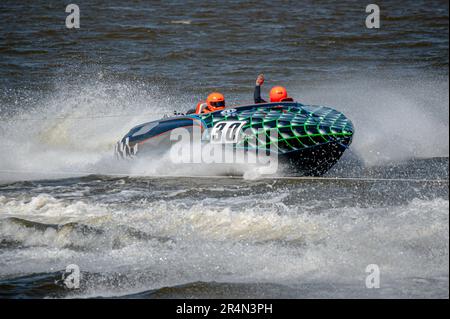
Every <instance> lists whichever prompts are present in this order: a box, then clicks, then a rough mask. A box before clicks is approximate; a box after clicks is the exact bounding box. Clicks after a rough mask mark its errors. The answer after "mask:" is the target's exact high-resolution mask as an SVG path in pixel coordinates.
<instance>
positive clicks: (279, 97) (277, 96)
mask: <svg viewBox="0 0 450 319" xmlns="http://www.w3.org/2000/svg"><path fill="white" fill-rule="evenodd" d="M269 96H270V102H282V101H283V100H285V99H289V98H288V95H287V91H286V88H284V87H282V86H274V87H273V88H272V89H271V90H270V94H269Z"/></svg>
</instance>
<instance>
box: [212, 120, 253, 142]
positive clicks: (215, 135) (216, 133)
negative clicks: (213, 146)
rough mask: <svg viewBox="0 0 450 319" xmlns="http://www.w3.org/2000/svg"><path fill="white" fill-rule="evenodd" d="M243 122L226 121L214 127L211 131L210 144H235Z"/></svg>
mask: <svg viewBox="0 0 450 319" xmlns="http://www.w3.org/2000/svg"><path fill="white" fill-rule="evenodd" d="M245 123H247V122H245V121H226V122H219V123H217V124H215V125H214V127H213V128H212V131H211V142H212V143H224V144H229V143H237V141H238V139H239V133H240V132H241V129H242V127H243V126H244V124H245Z"/></svg>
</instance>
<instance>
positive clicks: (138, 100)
mask: <svg viewBox="0 0 450 319" xmlns="http://www.w3.org/2000/svg"><path fill="white" fill-rule="evenodd" d="M57 83H58V84H56V85H55V88H54V89H53V90H52V93H50V94H44V93H42V92H26V93H23V94H22V95H20V94H19V95H17V96H16V95H14V94H12V93H11V92H9V93H8V92H6V93H5V92H3V94H4V95H5V94H6V95H7V98H6V99H3V101H2V102H1V107H0V114H2V117H1V121H0V132H1V136H0V154H1V155H0V159H1V171H2V172H1V173H0V180H1V181H6V180H8V181H10V180H26V179H36V178H58V177H65V176H72V175H88V174H106V175H117V174H124V175H126V174H142V175H156V174H163V175H164V174H181V175H186V174H190V175H192V174H199V175H205V174H206V175H208V174H209V175H216V174H217V175H221V174H227V173H230V172H233V169H232V168H231V169H230V168H228V167H218V166H217V165H216V166H215V167H209V168H205V167H197V168H192V167H190V166H188V167H177V168H174V167H169V166H168V165H167V158H166V157H162V158H159V159H154V160H152V161H148V160H147V161H135V162H121V163H119V162H117V161H114V160H113V156H112V150H113V145H114V143H115V142H116V141H117V140H118V139H120V138H121V137H122V136H123V135H124V134H125V133H126V132H127V131H128V130H129V129H130V128H131V127H133V126H135V125H137V124H141V123H143V122H146V121H150V120H154V119H158V118H160V117H161V116H162V115H163V114H169V113H171V112H172V111H173V109H174V106H176V108H177V110H179V111H183V110H186V109H189V108H190V106H191V104H192V98H191V96H190V94H189V92H186V93H184V94H182V95H180V96H176V95H174V94H172V95H170V94H167V93H164V94H162V92H164V90H166V91H167V89H166V88H165V87H164V86H161V85H153V84H149V83H143V82H139V81H120V80H117V79H113V80H107V79H105V78H104V76H103V75H102V74H101V72H99V73H98V74H96V75H95V76H92V77H91V78H83V79H80V81H78V82H77V83H83V84H82V85H78V84H73V83H70V82H66V81H58V82H57ZM292 86H293V87H296V86H295V84H292ZM290 91H291V93H292V94H291V95H293V96H295V97H297V98H299V100H300V101H301V102H303V103H305V104H322V105H329V106H332V107H335V108H336V109H339V110H340V111H342V112H344V113H345V114H346V115H347V116H348V117H349V118H350V119H351V120H352V121H353V123H354V125H355V128H356V134H355V137H354V141H353V144H352V146H351V150H352V151H353V152H354V153H355V154H357V156H358V157H359V158H360V159H362V161H363V162H364V164H365V165H368V166H371V165H384V164H385V163H392V162H396V161H403V160H407V159H410V158H416V157H425V158H426V157H435V156H448V149H449V138H448V134H447V132H448V106H447V102H448V98H449V96H448V78H445V79H430V78H422V79H420V80H418V81H414V82H412V81H401V82H400V81H396V80H395V79H393V77H392V76H390V77H389V76H386V79H383V80H379V79H378V80H377V79H375V80H371V79H364V80H357V79H352V80H348V81H341V82H339V83H319V84H318V85H315V86H314V88H308V86H305V87H303V88H302V89H296V88H290ZM241 98H243V97H241ZM243 99H244V100H248V97H247V96H246V97H245V98H243ZM236 171H237V172H238V173H239V172H241V173H242V174H244V175H245V177H247V178H250V179H253V178H255V176H256V177H257V176H259V174H257V173H255V172H253V171H248V169H246V168H241V169H239V168H237V169H234V172H236Z"/></svg>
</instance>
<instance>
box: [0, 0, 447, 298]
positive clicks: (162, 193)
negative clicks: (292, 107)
mask: <svg viewBox="0 0 450 319" xmlns="http://www.w3.org/2000/svg"><path fill="white" fill-rule="evenodd" d="M76 3H77V4H78V5H79V6H80V9H81V28H80V29H79V30H67V29H66V28H65V26H64V21H65V17H66V13H65V12H64V9H65V7H64V5H61V4H60V3H59V2H56V1H55V2H51V1H50V2H49V1H22V2H21V3H20V4H18V3H16V2H14V1H2V2H1V3H0V21H1V22H0V132H1V134H0V184H1V185H0V295H1V296H2V297H74V296H81V297H94V296H128V297H145V298H165V297H296V298H297V297H300V298H301V297H330V298H337V297H385V298H395V297H447V298H448V280H449V279H448V266H449V265H448V260H449V257H448V240H449V231H448V215H449V199H448V182H446V181H441V182H436V181H434V182H432V181H429V182H426V181H422V182H417V181H409V182H408V181H404V180H399V181H355V180H344V181H325V180H324V181H302V180H285V179H269V180H247V179H229V178H214V179H205V178H195V179H194V178H180V177H172V178H158V177H155V174H163V175H167V174H175V175H176V174H178V175H192V174H197V173H198V172H193V171H192V170H191V169H190V168H185V169H183V168H181V169H178V170H177V171H173V168H171V167H167V165H166V161H165V160H164V159H158V160H155V161H153V162H136V163H125V164H124V163H116V162H114V161H113V159H112V152H111V151H112V145H113V143H114V142H115V141H117V140H118V139H119V138H120V137H122V136H123V134H124V133H126V132H127V131H128V129H129V128H130V127H131V126H133V125H136V124H139V123H141V122H143V121H147V120H150V119H156V118H159V117H160V116H161V115H162V114H163V113H168V112H171V111H173V110H175V109H176V110H181V111H184V110H187V109H189V108H191V107H192V106H193V105H194V104H195V103H196V102H197V101H198V100H199V99H200V98H203V97H204V95H205V94H206V93H207V92H209V91H210V90H213V89H215V90H220V91H222V92H223V93H224V94H225V95H226V98H227V101H228V103H229V104H241V103H246V102H251V99H252V90H253V85H254V80H255V77H256V75H257V74H258V73H260V72H264V73H265V74H266V78H267V80H266V84H265V87H264V90H263V91H264V92H266V93H265V94H267V91H268V88H269V87H270V86H271V85H273V84H282V85H285V86H286V87H287V88H288V90H289V92H290V94H291V95H292V96H294V97H296V98H297V99H298V100H300V101H301V102H303V103H307V104H323V105H329V106H333V107H335V108H336V109H338V110H340V111H342V112H344V113H345V114H346V115H347V116H348V117H349V118H350V119H351V120H352V121H353V123H354V125H355V128H356V135H355V138H354V142H353V144H352V147H351V149H350V151H349V152H347V154H346V155H345V157H344V158H343V160H342V162H340V163H339V165H338V166H337V167H335V168H334V169H333V170H332V171H331V172H330V173H329V174H328V176H330V177H334V176H344V177H376V178H380V177H381V178H402V179H422V180H447V181H448V145H449V142H448V98H449V96H448V3H447V2H446V1H414V2H413V3H408V4H407V5H406V4H405V3H403V2H400V1H398V2H397V1H379V2H377V3H378V4H379V5H380V8H381V12H382V20H381V23H382V25H381V28H380V29H379V30H368V29H366V28H365V26H364V21H365V16H366V13H365V5H363V4H361V3H359V2H358V1H347V2H339V3H336V2H333V1H314V2H311V1H292V2H290V1H286V2H283V3H282V4H281V5H280V4H276V3H274V2H272V1H254V2H253V1H250V2H248V1H246V2H241V1H230V2H228V3H222V2H213V1H193V2H188V1H172V2H170V3H166V2H164V3H159V2H158V3H152V2H148V3H147V2H146V3H140V2H132V3H129V4H123V3H120V2H118V1H108V2H103V1H89V2H87V1H78V2H76ZM202 173H206V174H207V175H217V174H220V173H223V171H221V168H220V167H218V168H215V169H208V171H206V172H202ZM111 174H116V175H117V174H120V175H121V177H111V176H109V177H108V175H111ZM122 175H125V176H122ZM127 175H128V176H133V177H126V176H127ZM73 263H75V264H77V265H79V267H80V269H81V271H82V281H81V288H80V290H77V291H72V290H68V289H64V288H63V287H62V286H60V285H58V284H55V280H58V279H59V278H60V277H61V271H62V270H63V269H65V267H66V266H67V265H68V264H73ZM369 264H377V265H379V267H380V271H381V287H380V289H366V288H365V278H366V276H367V273H365V268H366V266H367V265H369Z"/></svg>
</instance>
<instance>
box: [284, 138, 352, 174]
mask: <svg viewBox="0 0 450 319" xmlns="http://www.w3.org/2000/svg"><path fill="white" fill-rule="evenodd" d="M346 149H347V147H346V146H345V145H343V144H341V143H333V142H332V143H327V144H323V145H319V146H316V147H312V148H307V149H303V150H299V151H296V152H292V153H289V154H284V155H280V157H279V164H280V166H283V167H285V168H287V169H288V171H289V172H295V173H296V174H299V175H302V176H321V175H323V174H325V173H326V172H327V171H328V170H329V169H330V168H331V167H333V165H334V164H336V163H337V162H338V161H339V159H340V158H341V156H342V154H344V152H345V150H346Z"/></svg>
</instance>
